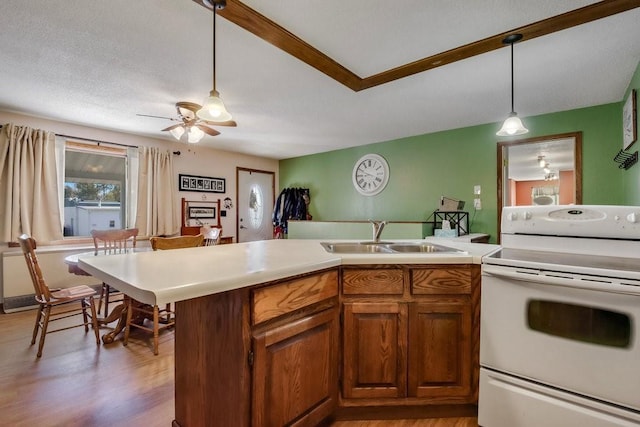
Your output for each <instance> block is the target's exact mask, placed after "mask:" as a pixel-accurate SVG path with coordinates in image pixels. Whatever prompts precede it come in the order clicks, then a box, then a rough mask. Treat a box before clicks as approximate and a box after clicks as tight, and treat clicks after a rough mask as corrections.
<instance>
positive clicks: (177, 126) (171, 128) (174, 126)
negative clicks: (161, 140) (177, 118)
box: [162, 124, 184, 132]
mask: <svg viewBox="0 0 640 427" xmlns="http://www.w3.org/2000/svg"><path fill="white" fill-rule="evenodd" d="M181 126H184V124H179V125H173V126H169V127H168V128H166V129H162V132H164V131H169V130H173V129H175V128H179V127H181Z"/></svg>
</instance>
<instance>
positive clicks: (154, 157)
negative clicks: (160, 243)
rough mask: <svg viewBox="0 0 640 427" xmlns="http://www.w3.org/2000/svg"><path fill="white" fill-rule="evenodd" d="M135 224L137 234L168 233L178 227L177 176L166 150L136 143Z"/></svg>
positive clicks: (178, 228)
mask: <svg viewBox="0 0 640 427" xmlns="http://www.w3.org/2000/svg"><path fill="white" fill-rule="evenodd" d="M138 162H139V165H138V168H139V173H138V203H137V214H136V227H137V228H138V230H139V234H140V235H141V236H157V235H172V234H177V233H178V232H179V231H180V222H181V218H180V215H179V209H178V195H177V178H176V176H175V175H174V173H173V155H172V154H171V152H170V151H168V150H165V151H163V150H160V149H158V148H155V147H140V149H139V159H138Z"/></svg>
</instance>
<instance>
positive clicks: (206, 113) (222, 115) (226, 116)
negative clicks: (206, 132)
mask: <svg viewBox="0 0 640 427" xmlns="http://www.w3.org/2000/svg"><path fill="white" fill-rule="evenodd" d="M197 115H198V117H199V118H201V119H202V120H207V121H209V122H226V121H229V120H231V114H230V113H229V112H228V111H227V108H226V107H225V106H224V102H222V99H221V98H220V94H219V93H218V91H217V90H212V91H211V92H210V93H209V96H208V97H207V98H206V99H205V100H204V102H203V103H202V108H201V109H200V110H198V112H197Z"/></svg>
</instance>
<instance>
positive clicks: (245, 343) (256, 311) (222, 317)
mask: <svg viewBox="0 0 640 427" xmlns="http://www.w3.org/2000/svg"><path fill="white" fill-rule="evenodd" d="M176 313H177V317H178V319H179V325H177V327H176V331H175V367H176V375H175V390H176V412H175V417H176V418H175V421H174V422H173V426H174V427H199V426H203V427H204V426H206V427H218V426H220V427H223V426H224V427H246V426H250V425H251V426H255V427H268V426H284V425H288V426H297V427H304V426H315V425H318V424H319V423H320V422H321V421H322V420H324V419H326V418H327V417H330V416H331V415H332V414H333V413H334V411H335V409H336V407H337V402H338V356H339V353H338V351H339V332H340V331H339V310H338V271H337V269H329V270H324V271H320V272H317V273H312V274H307V275H301V276H298V277H295V278H291V279H287V280H281V281H277V282H272V283H267V284H264V285H257V286H255V287H252V288H241V289H237V290H233V291H229V292H222V293H217V294H213V295H207V296H204V297H200V298H194V299H190V300H186V301H178V302H177V303H176Z"/></svg>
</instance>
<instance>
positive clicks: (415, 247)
mask: <svg viewBox="0 0 640 427" xmlns="http://www.w3.org/2000/svg"><path fill="white" fill-rule="evenodd" d="M388 246H389V249H391V250H392V251H394V252H401V253H417V252H425V253H432V252H442V253H463V252H464V251H461V250H458V249H454V248H450V247H447V246H442V245H436V244H434V243H394V244H391V245H388Z"/></svg>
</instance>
